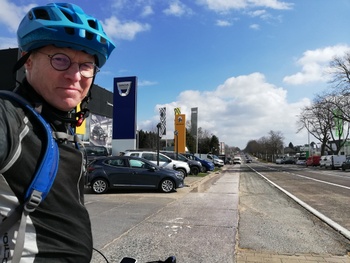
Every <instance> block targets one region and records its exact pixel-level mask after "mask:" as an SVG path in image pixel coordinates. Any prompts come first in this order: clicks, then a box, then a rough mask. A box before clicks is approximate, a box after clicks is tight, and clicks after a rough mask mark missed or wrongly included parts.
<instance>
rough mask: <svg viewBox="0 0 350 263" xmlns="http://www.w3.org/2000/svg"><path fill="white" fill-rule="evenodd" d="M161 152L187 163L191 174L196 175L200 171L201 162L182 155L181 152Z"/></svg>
mask: <svg viewBox="0 0 350 263" xmlns="http://www.w3.org/2000/svg"><path fill="white" fill-rule="evenodd" d="M161 153H162V154H164V155H166V156H168V157H169V158H171V159H173V160H178V161H183V162H187V163H188V165H189V166H190V173H191V174H193V175H197V174H199V173H200V172H201V171H202V164H201V163H200V162H199V161H196V160H190V159H188V158H187V157H186V156H184V155H182V154H181V153H176V152H173V151H161Z"/></svg>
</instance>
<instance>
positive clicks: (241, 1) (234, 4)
mask: <svg viewBox="0 0 350 263" xmlns="http://www.w3.org/2000/svg"><path fill="white" fill-rule="evenodd" d="M197 3H198V4H200V5H204V6H206V7H207V8H208V9H210V10H213V11H215V12H229V11H231V10H235V9H245V8H256V7H265V8H271V9H279V10H284V9H291V8H292V7H293V4H291V3H287V2H283V1H279V0H235V1H232V0H197Z"/></svg>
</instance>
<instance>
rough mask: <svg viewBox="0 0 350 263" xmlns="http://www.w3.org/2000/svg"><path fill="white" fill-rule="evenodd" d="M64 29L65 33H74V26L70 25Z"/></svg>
mask: <svg viewBox="0 0 350 263" xmlns="http://www.w3.org/2000/svg"><path fill="white" fill-rule="evenodd" d="M64 31H66V33H67V34H68V35H74V33H75V32H74V28H72V27H65V28H64Z"/></svg>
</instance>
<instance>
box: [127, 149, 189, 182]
mask: <svg viewBox="0 0 350 263" xmlns="http://www.w3.org/2000/svg"><path fill="white" fill-rule="evenodd" d="M124 155H125V156H136V157H141V158H144V159H146V160H148V161H151V162H152V163H154V164H156V165H157V153H156V152H150V151H134V150H130V151H126V152H125V153H124ZM159 166H161V167H165V168H169V169H174V170H176V171H179V172H181V173H182V174H183V178H185V177H186V176H187V175H188V174H189V173H190V166H189V165H188V163H186V162H183V161H177V160H172V159H170V158H169V157H168V156H165V155H164V154H161V153H159Z"/></svg>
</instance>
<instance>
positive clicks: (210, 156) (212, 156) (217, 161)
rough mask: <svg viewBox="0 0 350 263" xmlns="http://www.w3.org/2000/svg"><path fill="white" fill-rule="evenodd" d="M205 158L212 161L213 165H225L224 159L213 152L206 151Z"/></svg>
mask: <svg viewBox="0 0 350 263" xmlns="http://www.w3.org/2000/svg"><path fill="white" fill-rule="evenodd" d="M206 158H207V159H208V160H210V161H212V162H213V163H214V165H215V166H218V167H222V166H224V165H225V163H224V161H223V160H221V159H220V158H219V157H217V156H216V155H215V154H210V153H208V154H207V157H206Z"/></svg>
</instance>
